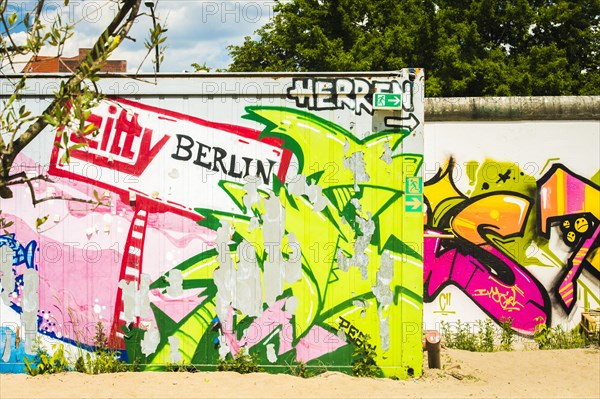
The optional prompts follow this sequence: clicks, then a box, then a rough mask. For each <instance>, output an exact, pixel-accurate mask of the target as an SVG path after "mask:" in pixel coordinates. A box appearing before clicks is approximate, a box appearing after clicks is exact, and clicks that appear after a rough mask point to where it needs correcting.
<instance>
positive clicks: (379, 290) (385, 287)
mask: <svg viewBox="0 0 600 399" xmlns="http://www.w3.org/2000/svg"><path fill="white" fill-rule="evenodd" d="M393 278H394V261H393V259H392V257H391V255H390V251H388V250H385V251H383V254H382V255H381V263H380V266H379V270H378V271H377V282H376V283H375V284H376V285H375V287H373V294H374V295H375V298H377V301H378V302H379V304H380V305H382V306H385V305H391V304H392V303H393V302H394V295H393V292H392V289H391V287H390V283H391V282H392V279H393Z"/></svg>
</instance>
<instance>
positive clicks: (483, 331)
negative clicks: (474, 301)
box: [477, 319, 496, 352]
mask: <svg viewBox="0 0 600 399" xmlns="http://www.w3.org/2000/svg"><path fill="white" fill-rule="evenodd" d="M477 328H478V330H479V334H478V335H477V338H478V340H477V351H478V352H493V351H494V336H495V334H496V330H495V329H494V322H493V321H492V320H491V319H486V320H485V321H481V320H479V321H477Z"/></svg>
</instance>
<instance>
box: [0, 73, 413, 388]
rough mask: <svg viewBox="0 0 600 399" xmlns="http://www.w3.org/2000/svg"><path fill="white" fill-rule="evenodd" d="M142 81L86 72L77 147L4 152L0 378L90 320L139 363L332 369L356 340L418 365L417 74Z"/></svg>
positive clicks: (85, 328) (92, 334)
mask: <svg viewBox="0 0 600 399" xmlns="http://www.w3.org/2000/svg"><path fill="white" fill-rule="evenodd" d="M147 79H148V80H149V81H148V82H145V81H139V80H132V79H125V78H122V79H121V78H117V79H106V80H103V81H102V82H101V88H102V90H103V92H104V93H106V94H108V95H109V97H108V98H107V99H104V100H102V101H101V102H100V103H99V104H98V106H97V107H96V108H94V109H93V112H92V113H91V115H90V116H89V118H88V119H87V122H88V123H93V124H94V125H95V126H96V127H98V131H97V133H96V134H94V135H93V136H92V137H88V138H87V139H86V140H85V142H86V143H87V145H86V146H82V145H80V144H81V142H82V139H81V138H80V137H79V136H78V135H77V134H76V133H75V132H73V133H71V132H70V131H69V130H68V129H69V128H68V127H67V134H66V135H64V137H66V138H67V140H66V142H63V141H62V140H61V141H60V142H59V143H54V141H55V137H56V132H55V131H52V130H51V129H49V128H48V129H46V130H44V132H43V133H42V134H41V135H40V136H38V137H37V138H36V140H35V141H34V142H33V143H32V144H31V145H30V146H29V147H27V148H26V149H25V150H24V151H23V152H22V153H21V154H19V157H18V158H17V160H16V161H15V164H14V167H13V173H18V172H24V173H25V174H26V176H27V177H28V178H29V179H33V180H32V181H31V182H30V184H20V185H14V186H12V194H13V197H12V198H10V199H2V200H1V202H0V208H1V210H2V217H3V218H4V219H5V220H7V221H12V222H14V224H12V225H11V226H10V227H8V228H6V229H5V231H4V233H5V234H4V235H3V236H2V237H0V240H1V241H0V251H2V255H3V256H2V265H1V267H2V280H1V284H2V294H1V295H2V303H1V305H0V306H1V315H2V336H1V337H0V341H1V342H0V353H2V354H3V355H2V359H1V362H0V367H2V369H1V370H2V371H3V372H19V371H23V370H24V368H23V358H24V357H25V356H27V354H31V353H33V352H34V351H35V349H36V347H37V346H38V345H39V344H42V345H45V346H46V347H48V348H49V350H53V349H50V345H51V344H52V343H58V344H62V345H65V346H66V348H67V349H68V351H70V352H71V353H72V356H74V357H75V358H76V357H77V356H79V355H81V354H82V351H85V350H90V351H91V350H94V348H95V347H96V346H97V345H98V344H99V343H101V342H100V341H102V339H100V340H99V336H98V330H97V329H98V326H100V327H101V329H102V331H103V332H104V334H105V335H106V338H107V342H108V345H109V346H110V347H111V348H113V349H116V350H118V351H120V353H121V356H122V358H123V359H125V360H127V361H128V362H130V363H134V362H135V363H137V364H139V365H141V366H142V367H143V368H144V369H146V370H157V369H161V368H163V367H164V366H165V365H167V364H182V363H184V364H194V365H196V366H197V367H200V368H205V369H208V370H214V369H215V365H216V364H217V363H218V362H219V359H231V358H232V357H235V356H236V355H238V354H239V353H241V352H244V353H249V354H251V355H253V356H256V359H257V361H258V363H259V365H260V366H261V367H263V368H265V369H266V370H267V371H271V372H287V373H290V372H292V371H293V367H294V365H295V364H299V363H302V364H306V365H307V366H314V367H315V368H319V369H321V368H328V369H334V370H341V371H343V372H348V373H350V372H351V371H352V362H353V360H352V355H353V353H354V352H356V350H357V348H366V349H371V350H372V352H373V353H374V357H375V361H376V365H377V370H378V375H381V376H399V377H407V376H410V375H415V376H418V375H420V374H421V372H422V351H421V329H422V287H423V286H422V273H423V261H422V259H423V255H422V254H423V252H422V251H423V246H422V243H423V241H422V232H423V229H422V213H423V196H422V195H423V194H422V189H423V183H422V176H421V173H422V170H421V165H422V161H423V84H422V79H423V75H422V71H419V70H410V71H409V70H403V71H400V72H397V73H394V74H383V73H382V74H374V75H369V76H365V75H364V74H362V75H361V74H354V75H339V76H338V75H331V74H329V75H328V74H326V75H322V76H313V75H311V76H304V75H289V74H288V75H285V74H282V75H277V76H267V75H253V76H250V77H249V76H237V75H206V76H202V75H200V76H196V75H195V76H179V77H162V78H160V79H158V81H157V82H155V81H154V78H153V77H147ZM58 81H59V79H58V78H52V77H39V78H36V79H30V81H29V83H28V85H29V89H28V91H27V94H28V95H27V96H25V97H24V99H23V103H24V104H25V105H26V106H27V107H29V108H30V109H31V110H32V111H33V112H34V113H35V112H40V111H41V110H43V109H44V108H45V107H46V106H47V104H48V102H49V101H50V100H51V98H52V97H51V96H52V92H53V91H54V90H55V89H56V88H57V85H58ZM0 85H1V86H2V93H3V94H4V93H8V92H10V82H8V81H6V80H3V81H0ZM375 92H378V93H395V94H398V96H397V97H395V96H388V98H387V99H386V100H387V101H388V103H386V104H384V107H383V108H382V109H376V110H374V107H373V93H375ZM59 136H60V133H59ZM67 147H68V148H70V151H69V154H67V153H66V151H65V148H67ZM68 158H70V161H69V162H67V160H68ZM38 176H45V177H47V178H44V179H38V178H37V177H38ZM52 198H55V199H52ZM47 199H49V200H47ZM99 323H100V324H99ZM39 338H41V339H39Z"/></svg>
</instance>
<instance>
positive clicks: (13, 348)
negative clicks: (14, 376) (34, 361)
mask: <svg viewBox="0 0 600 399" xmlns="http://www.w3.org/2000/svg"><path fill="white" fill-rule="evenodd" d="M24 359H25V345H23V343H21V345H17V335H16V333H15V332H14V331H13V330H11V329H10V328H8V327H2V328H0V373H25V362H24Z"/></svg>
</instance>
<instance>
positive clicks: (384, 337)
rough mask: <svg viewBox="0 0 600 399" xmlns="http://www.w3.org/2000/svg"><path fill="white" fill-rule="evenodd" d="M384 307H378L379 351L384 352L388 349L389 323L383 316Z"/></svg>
mask: <svg viewBox="0 0 600 399" xmlns="http://www.w3.org/2000/svg"><path fill="white" fill-rule="evenodd" d="M383 308H384V306H379V309H378V312H377V313H378V315H379V338H380V339H381V350H382V351H384V352H386V351H387V350H388V349H390V323H389V319H388V318H387V317H384V316H383V314H382V313H383Z"/></svg>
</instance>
